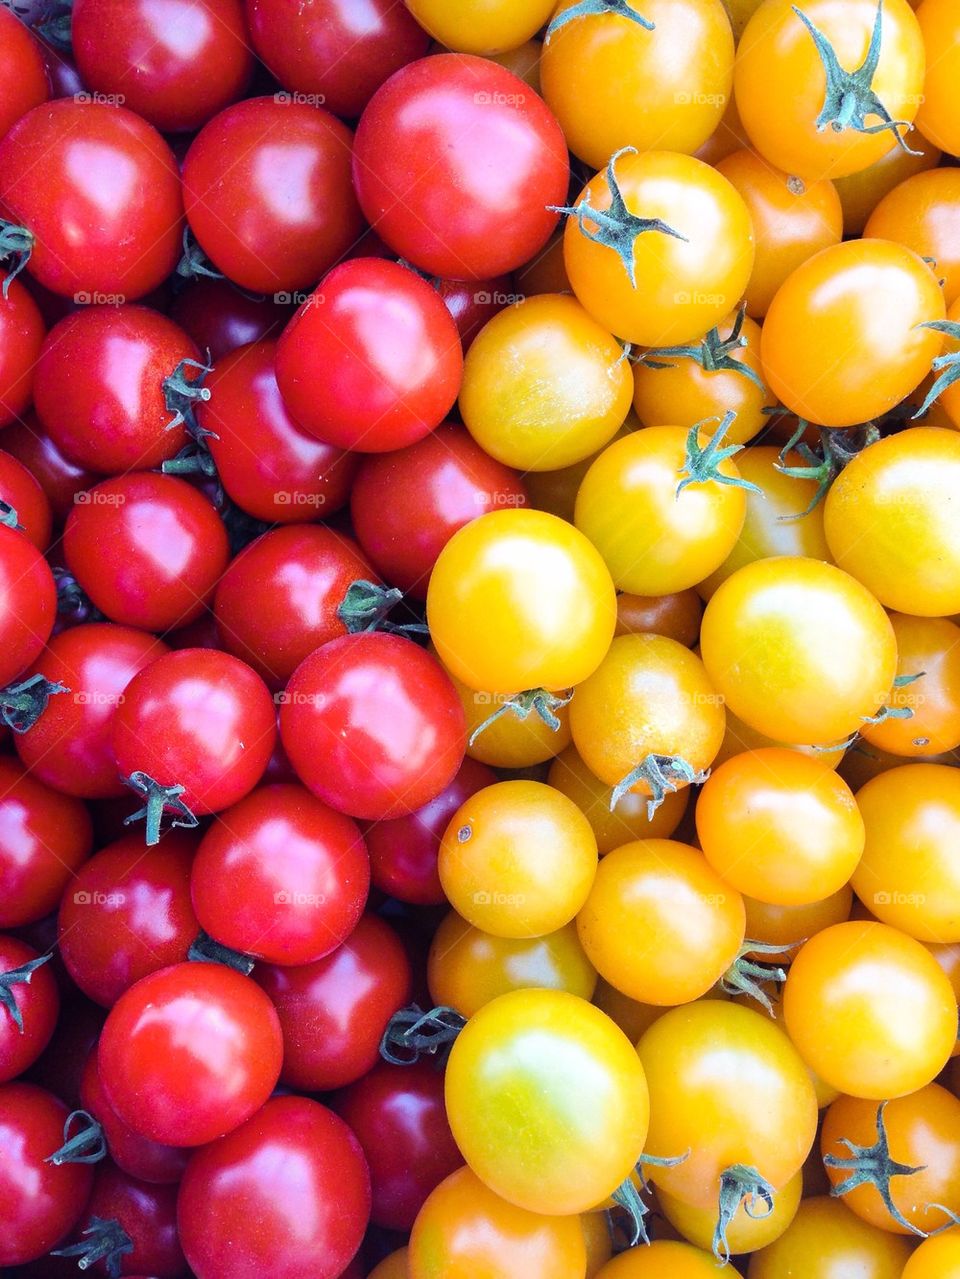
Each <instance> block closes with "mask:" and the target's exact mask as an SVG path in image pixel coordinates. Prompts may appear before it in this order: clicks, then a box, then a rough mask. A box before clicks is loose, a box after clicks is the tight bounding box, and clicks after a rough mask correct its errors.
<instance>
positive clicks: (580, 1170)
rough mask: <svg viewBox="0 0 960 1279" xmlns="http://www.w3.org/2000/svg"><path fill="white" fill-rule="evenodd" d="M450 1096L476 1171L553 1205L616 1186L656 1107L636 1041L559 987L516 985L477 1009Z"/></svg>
mask: <svg viewBox="0 0 960 1279" xmlns="http://www.w3.org/2000/svg"><path fill="white" fill-rule="evenodd" d="M531 1043H535V1044H536V1045H537V1051H536V1052H531V1051H530V1045H531ZM585 1081H589V1085H587V1084H586V1082H585ZM518 1099H521V1104H520V1105H519V1106H518V1104H517V1103H518ZM446 1102H447V1116H448V1118H449V1120H450V1127H451V1129H452V1131H453V1135H454V1137H455V1139H456V1142H457V1145H458V1146H459V1147H460V1150H461V1152H462V1154H463V1156H464V1158H465V1159H466V1161H467V1163H468V1164H469V1165H470V1168H471V1169H472V1170H473V1172H474V1173H476V1175H477V1176H478V1177H479V1178H480V1180H481V1181H482V1182H484V1184H485V1185H486V1186H487V1187H488V1188H489V1189H490V1190H493V1191H495V1192H496V1193H497V1194H499V1195H501V1196H502V1197H503V1198H504V1199H506V1200H507V1201H508V1202H509V1203H512V1204H514V1205H515V1206H516V1207H518V1208H526V1209H527V1211H528V1212H538V1213H546V1214H548V1215H550V1216H565V1215H568V1214H570V1213H574V1212H585V1211H587V1210H588V1209H590V1208H592V1207H594V1206H595V1205H596V1204H597V1203H599V1202H600V1201H601V1200H603V1199H605V1198H606V1197H607V1196H608V1195H609V1194H611V1193H612V1192H613V1191H614V1190H615V1189H616V1187H617V1186H619V1185H620V1183H621V1182H622V1181H623V1180H624V1179H625V1178H626V1177H627V1176H628V1175H629V1173H630V1172H631V1170H632V1168H633V1165H634V1164H635V1163H636V1161H637V1159H638V1158H639V1156H640V1151H641V1150H642V1149H643V1143H644V1140H645V1138H646V1133H647V1123H648V1118H649V1107H648V1104H647V1088H646V1083H645V1080H644V1072H643V1067H642V1066H641V1065H640V1062H639V1060H638V1058H637V1055H636V1053H635V1052H634V1051H633V1048H632V1046H631V1044H630V1041H629V1040H628V1039H627V1037H626V1036H625V1035H624V1034H623V1032H622V1031H621V1030H619V1029H618V1028H617V1027H616V1026H615V1025H614V1023H613V1022H612V1021H611V1020H610V1018H609V1017H607V1016H605V1015H604V1014H603V1013H602V1012H600V1011H599V1009H597V1008H594V1007H593V1006H592V1005H591V1004H588V1003H586V1001H584V1000H582V999H578V998H577V997H576V996H575V995H569V994H567V993H566V992H565V991H559V990H518V991H513V992H511V993H509V994H506V995H501V996H500V997H499V998H498V999H494V1000H492V1001H491V1002H490V1003H489V1004H487V1005H485V1007H483V1008H481V1009H480V1010H479V1012H477V1013H475V1014H474V1015H473V1017H471V1018H470V1021H469V1022H468V1023H467V1025H466V1027H465V1028H464V1030H463V1031H461V1033H460V1035H459V1037H458V1038H457V1040H456V1041H455V1043H454V1045H453V1048H452V1050H451V1053H450V1058H449V1061H448V1063H447V1077H446Z"/></svg>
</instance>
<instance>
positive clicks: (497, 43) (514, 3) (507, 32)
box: [404, 0, 555, 55]
mask: <svg viewBox="0 0 960 1279" xmlns="http://www.w3.org/2000/svg"><path fill="white" fill-rule="evenodd" d="M554 3H555V0H458V3H457V4H449V3H448V2H447V0H404V4H406V6H407V8H408V9H409V10H410V12H411V13H412V14H413V16H414V17H415V18H416V20H417V22H419V24H420V26H421V27H423V29H424V30H425V31H429V33H430V34H431V35H432V36H433V38H434V39H435V40H439V41H440V43H441V44H443V45H446V47H447V48H448V49H454V50H455V51H456V52H458V53H479V54H486V55H489V54H491V53H502V52H503V51H504V50H507V49H516V48H517V46H518V45H521V44H523V43H524V41H526V40H529V39H530V37H531V36H534V35H536V33H537V32H538V31H539V30H540V28H541V27H542V26H543V24H544V23H545V22H546V21H547V19H548V18H549V17H550V12H551V10H552V9H553V5H554Z"/></svg>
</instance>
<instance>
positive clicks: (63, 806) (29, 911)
mask: <svg viewBox="0 0 960 1279" xmlns="http://www.w3.org/2000/svg"><path fill="white" fill-rule="evenodd" d="M92 844H93V830H92V826H91V822H90V814H89V813H88V812H87V809H86V807H85V805H83V804H82V803H81V802H80V800H78V799H73V798H72V797H71V796H69V795H62V794H60V793H59V792H58V791H54V790H51V789H50V788H49V787H47V786H43V785H41V784H40V782H38V781H36V780H34V778H32V777H30V776H29V775H28V774H27V773H25V772H24V771H23V769H22V768H21V767H20V765H19V763H17V762H16V761H15V760H12V759H9V758H7V757H5V756H2V757H0V928H18V927H20V926H21V925H22V924H32V923H35V922H36V921H37V920H38V919H42V918H43V917H44V915H48V914H49V913H50V912H51V911H52V910H55V909H56V906H57V903H58V902H59V900H60V896H61V894H62V893H63V890H64V888H65V887H66V884H67V882H68V881H69V879H70V878H71V876H72V874H73V873H74V871H75V870H76V868H77V867H78V866H79V865H80V864H81V863H82V862H83V861H84V860H85V858H86V857H87V856H88V854H89V852H90V849H91V846H92Z"/></svg>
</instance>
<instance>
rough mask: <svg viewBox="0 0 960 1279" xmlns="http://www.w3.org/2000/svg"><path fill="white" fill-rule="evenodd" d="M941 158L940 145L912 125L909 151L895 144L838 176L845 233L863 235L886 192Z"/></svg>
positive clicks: (931, 166) (838, 189)
mask: <svg viewBox="0 0 960 1279" xmlns="http://www.w3.org/2000/svg"><path fill="white" fill-rule="evenodd" d="M914 153H915V154H914ZM940 159H941V152H940V151H939V149H938V148H937V147H935V146H934V145H933V143H932V142H929V141H928V140H927V139H926V138H925V137H923V135H922V134H921V133H920V132H919V130H916V129H915V130H914V131H913V133H911V134H910V151H904V149H903V148H902V147H898V146H897V145H896V144H894V145H893V146H892V147H891V148H890V150H889V151H888V152H887V153H886V155H884V156H881V157H880V159H879V160H875V161H874V163H873V164H871V165H870V166H869V167H868V168H866V169H861V170H860V171H859V172H858V173H851V174H850V175H849V177H846V178H837V179H836V181H835V182H834V186H835V187H836V188H837V194H838V195H839V197H840V204H841V205H842V206H843V231H844V235H848V236H853V235H862V234H863V228H864V227H865V226H866V225H867V219H868V218H869V217H870V214H871V213H872V212H873V210H874V209H875V208H876V207H877V205H878V204H879V203H880V201H881V200H882V199H883V197H884V196H885V195H887V193H888V192H890V191H892V190H893V188H894V187H895V186H899V184H900V183H901V182H905V181H906V179H907V178H909V177H912V176H913V174H915V173H924V172H925V171H926V170H927V169H935V168H936V167H937V165H938V164H939V163H940Z"/></svg>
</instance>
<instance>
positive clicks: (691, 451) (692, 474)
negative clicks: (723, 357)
mask: <svg viewBox="0 0 960 1279" xmlns="http://www.w3.org/2000/svg"><path fill="white" fill-rule="evenodd" d="M736 416H737V415H736V413H734V412H733V410H732V409H727V411H726V413H724V415H723V418H722V420H721V422H720V425H719V427H718V428H717V430H716V432H715V434H714V435H712V436H711V437H710V439H709V440H708V441H707V442H706V444H701V443H700V430H701V427H703V426H704V424H705V423H706V422H711V421H716V419H715V418H705V419H704V421H703V422H697V423H696V424H695V425H694V426H691V428H690V430H689V432H688V433H687V458H686V461H685V462H684V464H683V466H682V467H681V468H680V470H679V471H678V472H677V474H678V475H682V476H683V477H684V478H683V479H682V480H681V481H680V483H679V484H678V485H677V492H676V496H677V497H679V496H680V494H681V493H682V492H683V490H684V489H685V488H686V487H687V486H688V485H689V484H709V483H710V482H711V481H713V482H715V483H717V484H728V485H730V486H731V487H732V488H741V489H746V490H747V492H748V493H759V494H760V496H761V497H762V496H763V490H762V489H761V488H760V487H759V485H757V484H753V483H752V482H751V481H750V480H745V479H744V478H743V477H742V476H741V475H724V473H723V472H722V471H721V470H720V467H721V466H722V465H723V463H724V462H726V461H727V459H728V458H731V457H735V456H736V454H737V453H740V452H742V450H743V445H742V444H728V445H727V446H726V448H721V447H720V445H721V444H722V443H723V437H724V436H725V435H726V433H727V431H728V430H729V429H730V424H731V423H732V422H733V421H734V420H735V419H736Z"/></svg>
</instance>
